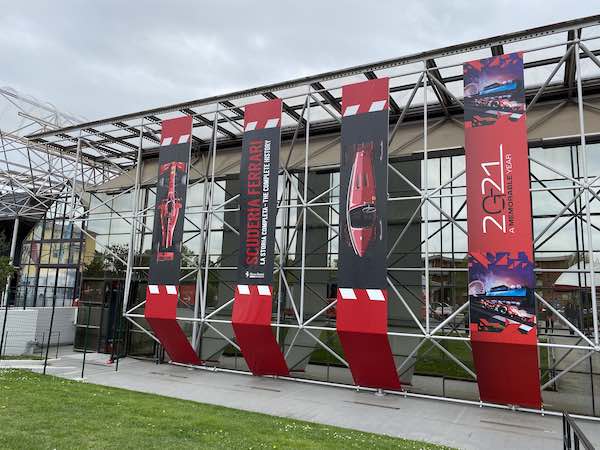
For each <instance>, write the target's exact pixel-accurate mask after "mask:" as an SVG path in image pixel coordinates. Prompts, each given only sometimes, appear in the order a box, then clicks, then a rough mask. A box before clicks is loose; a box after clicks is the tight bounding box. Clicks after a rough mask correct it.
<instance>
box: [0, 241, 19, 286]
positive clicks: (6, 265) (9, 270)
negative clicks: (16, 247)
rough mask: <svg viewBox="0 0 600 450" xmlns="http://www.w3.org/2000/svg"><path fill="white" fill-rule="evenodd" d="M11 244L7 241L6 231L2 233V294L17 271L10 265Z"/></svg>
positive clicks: (0, 242)
mask: <svg viewBox="0 0 600 450" xmlns="http://www.w3.org/2000/svg"><path fill="white" fill-rule="evenodd" d="M9 254H10V244H9V243H8V242H7V240H6V235H5V234H4V231H1V232H0V255H2V256H0V292H4V290H5V289H6V280H8V277H9V276H13V275H14V274H15V272H16V271H17V269H16V268H15V266H13V265H12V264H11V263H10V256H9Z"/></svg>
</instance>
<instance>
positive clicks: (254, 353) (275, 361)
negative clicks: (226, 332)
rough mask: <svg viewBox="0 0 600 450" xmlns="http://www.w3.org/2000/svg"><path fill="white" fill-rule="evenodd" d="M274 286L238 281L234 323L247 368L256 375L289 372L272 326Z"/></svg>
mask: <svg viewBox="0 0 600 450" xmlns="http://www.w3.org/2000/svg"><path fill="white" fill-rule="evenodd" d="M272 300H273V299H272V296H271V286H266V285H246V284H238V286H237V288H236V290H235V297H234V301H233V314H232V318H231V324H232V326H233V331H234V333H235V338H236V340H237V343H238V345H239V346H240V350H241V351H242V355H244V359H245V360H246V363H247V364H248V368H249V369H250V371H251V372H252V373H253V374H254V375H259V376H260V375H278V376H289V374H290V371H289V369H288V367H287V364H286V362H285V358H284V357H283V354H282V353H281V349H280V348H279V344H278V343H277V341H276V340H275V336H274V335H273V331H272V330H271V316H272Z"/></svg>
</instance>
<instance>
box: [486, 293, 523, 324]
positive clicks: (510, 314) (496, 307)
mask: <svg viewBox="0 0 600 450" xmlns="http://www.w3.org/2000/svg"><path fill="white" fill-rule="evenodd" d="M479 302H480V303H479V304H480V305H481V307H482V308H483V309H487V310H490V311H494V312H497V313H498V314H500V315H502V316H504V317H507V318H509V319H512V320H515V321H518V322H521V323H527V324H531V325H532V326H533V325H535V314H530V313H528V312H527V311H526V310H524V309H521V308H520V306H521V302H518V301H511V300H492V299H489V298H483V299H480V301H479Z"/></svg>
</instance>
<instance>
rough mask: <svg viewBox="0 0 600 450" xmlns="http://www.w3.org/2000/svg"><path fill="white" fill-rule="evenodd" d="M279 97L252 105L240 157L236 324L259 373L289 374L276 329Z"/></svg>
mask: <svg viewBox="0 0 600 450" xmlns="http://www.w3.org/2000/svg"><path fill="white" fill-rule="evenodd" d="M281 106H282V102H281V100H280V99H275V100H269V101H265V102H260V103H254V104H251V105H247V106H246V107H245V111H244V137H243V141H242V159H241V163H240V229H239V230H240V253H239V263H238V277H237V279H238V284H237V286H236V289H235V296H234V303H233V315H232V325H233V330H234V332H235V336H236V340H237V343H238V344H239V346H240V349H241V351H242V354H243V355H244V359H245V360H246V363H247V364H248V367H249V369H250V370H251V371H252V373H253V374H255V375H288V374H289V371H288V368H287V365H286V363H285V359H284V357H283V354H282V353H281V350H280V348H279V345H278V343H277V341H276V340H275V336H274V335H273V331H272V329H271V319H272V309H273V306H272V304H273V296H272V291H273V288H272V284H273V266H274V257H275V229H276V219H277V184H278V176H279V148H280V145H281Z"/></svg>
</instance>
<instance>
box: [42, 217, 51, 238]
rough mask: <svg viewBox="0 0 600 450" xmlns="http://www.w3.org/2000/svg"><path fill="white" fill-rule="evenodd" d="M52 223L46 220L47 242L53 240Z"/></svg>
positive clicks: (44, 236)
mask: <svg viewBox="0 0 600 450" xmlns="http://www.w3.org/2000/svg"><path fill="white" fill-rule="evenodd" d="M52 225H53V224H52V221H51V220H46V221H45V222H44V235H43V238H44V239H46V240H49V239H52Z"/></svg>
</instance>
